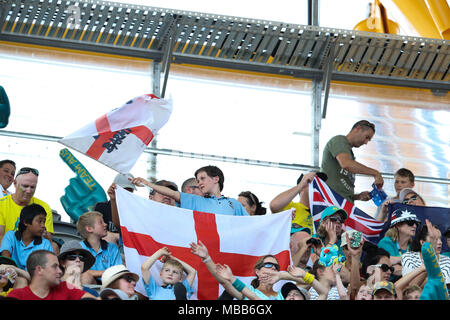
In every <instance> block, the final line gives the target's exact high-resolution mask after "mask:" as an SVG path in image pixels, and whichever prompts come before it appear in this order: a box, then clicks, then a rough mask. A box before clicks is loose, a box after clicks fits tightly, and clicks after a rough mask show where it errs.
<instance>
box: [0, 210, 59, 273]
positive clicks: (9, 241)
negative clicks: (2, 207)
mask: <svg viewBox="0 0 450 320" xmlns="http://www.w3.org/2000/svg"><path fill="white" fill-rule="evenodd" d="M46 217H47V212H46V211H45V209H44V208H43V207H42V206H40V205H38V204H31V205H29V206H26V207H24V208H23V209H22V210H21V212H20V218H19V225H18V228H17V231H13V230H10V231H8V232H6V234H5V236H4V237H3V241H2V245H1V247H0V252H1V255H2V256H5V257H8V258H11V259H13V260H14V261H15V262H16V264H17V267H19V268H20V269H22V270H26V265H27V259H28V256H29V255H30V254H31V253H32V252H33V251H36V250H41V249H44V250H48V251H52V252H53V247H52V245H51V243H50V241H49V240H47V239H45V238H43V237H42V235H43V234H44V232H45V231H46V228H45V219H46Z"/></svg>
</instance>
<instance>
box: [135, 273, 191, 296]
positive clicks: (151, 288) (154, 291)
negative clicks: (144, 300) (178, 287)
mask: <svg viewBox="0 0 450 320" xmlns="http://www.w3.org/2000/svg"><path fill="white" fill-rule="evenodd" d="M142 281H143V282H144V288H145V292H147V296H148V298H149V300H175V293H174V291H173V285H171V284H169V285H167V286H166V287H162V286H160V285H159V284H157V283H156V281H155V280H154V279H153V277H150V281H149V283H145V281H144V279H142ZM182 284H183V285H184V286H185V287H186V293H187V294H186V296H187V299H188V300H189V298H190V297H191V295H192V294H193V293H194V290H193V289H192V288H191V286H190V285H189V282H187V280H186V279H184V280H183V282H182Z"/></svg>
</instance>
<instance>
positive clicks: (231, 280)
mask: <svg viewBox="0 0 450 320" xmlns="http://www.w3.org/2000/svg"><path fill="white" fill-rule="evenodd" d="M216 273H217V274H218V275H219V276H221V277H222V278H223V279H225V280H226V283H225V284H223V286H224V288H225V290H227V291H228V293H230V294H231V295H233V296H234V297H236V298H237V299H239V300H242V299H244V297H246V298H247V299H249V300H262V299H261V298H260V297H258V296H257V295H256V294H255V293H254V292H253V291H251V290H250V289H249V288H248V287H247V286H246V285H245V284H244V283H243V282H242V281H240V280H238V279H237V278H236V277H235V276H234V275H233V272H232V271H231V268H230V267H229V266H227V265H226V264H225V265H221V264H217V265H216ZM231 288H233V290H231ZM229 290H231V291H229ZM236 292H238V293H239V295H237V294H236Z"/></svg>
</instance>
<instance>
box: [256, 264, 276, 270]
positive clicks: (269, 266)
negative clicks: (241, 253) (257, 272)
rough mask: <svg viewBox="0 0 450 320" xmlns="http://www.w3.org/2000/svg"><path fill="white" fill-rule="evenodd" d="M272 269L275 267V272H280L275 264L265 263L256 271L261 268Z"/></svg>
mask: <svg viewBox="0 0 450 320" xmlns="http://www.w3.org/2000/svg"><path fill="white" fill-rule="evenodd" d="M272 267H275V269H277V271H280V265H279V264H276V263H273V262H265V263H263V264H262V265H261V267H259V268H258V269H261V268H272Z"/></svg>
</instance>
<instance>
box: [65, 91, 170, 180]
mask: <svg viewBox="0 0 450 320" xmlns="http://www.w3.org/2000/svg"><path fill="white" fill-rule="evenodd" d="M171 113H172V102H171V101H170V100H166V99H160V98H158V97H157V96H155V95H152V94H145V95H142V96H139V97H136V98H134V99H132V100H130V101H128V102H127V103H125V104H124V105H123V106H121V107H120V108H116V109H114V110H112V111H110V112H108V113H107V114H105V115H103V116H101V117H100V118H98V119H97V120H95V121H94V122H92V123H90V124H88V125H87V126H85V127H83V128H81V129H80V130H78V131H76V132H74V133H72V134H70V135H68V136H66V137H64V138H62V139H61V140H59V142H60V143H61V144H63V145H65V146H67V147H69V148H72V149H74V150H77V151H79V152H81V153H84V154H86V155H87V156H89V157H91V158H93V159H95V160H97V161H99V162H101V163H103V164H104V165H106V166H108V167H110V168H112V169H114V170H116V171H118V172H120V173H128V172H129V171H130V170H131V168H132V167H133V166H134V164H135V163H136V161H137V159H138V158H139V156H140V155H141V154H142V152H143V151H144V150H145V148H146V147H147V146H148V144H149V143H150V141H152V139H153V137H154V136H155V135H156V133H157V132H158V130H159V129H161V128H162V127H163V126H164V125H165V124H166V123H167V121H168V120H169V117H170V115H171Z"/></svg>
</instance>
